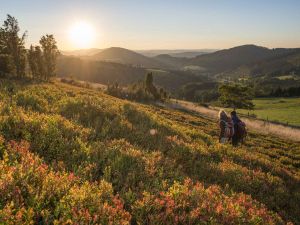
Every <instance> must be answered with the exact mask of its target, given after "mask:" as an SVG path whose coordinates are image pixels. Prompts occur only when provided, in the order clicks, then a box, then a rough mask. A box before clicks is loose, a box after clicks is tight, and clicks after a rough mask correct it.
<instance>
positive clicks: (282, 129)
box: [165, 100, 300, 142]
mask: <svg viewBox="0 0 300 225" xmlns="http://www.w3.org/2000/svg"><path fill="white" fill-rule="evenodd" d="M165 106H166V107H169V108H173V109H183V110H187V111H193V112H197V113H200V114H203V115H205V116H208V117H210V118H213V119H217V118H218V111H217V110H215V109H211V108H206V107H203V106H198V105H195V104H194V103H192V102H187V101H180V100H172V101H171V102H170V103H166V104H165ZM242 119H243V121H244V122H245V123H246V124H247V127H248V128H249V129H250V130H254V131H256V132H259V133H263V134H271V135H275V136H278V137H281V138H284V139H290V140H293V141H299V142H300V129H296V128H291V127H287V126H283V125H279V124H274V123H270V122H268V123H267V122H264V121H261V120H256V119H249V118H245V117H242Z"/></svg>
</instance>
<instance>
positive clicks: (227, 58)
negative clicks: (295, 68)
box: [188, 45, 299, 74]
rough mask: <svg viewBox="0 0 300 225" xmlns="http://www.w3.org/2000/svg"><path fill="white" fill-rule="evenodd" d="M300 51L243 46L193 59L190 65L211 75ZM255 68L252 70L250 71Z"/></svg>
mask: <svg viewBox="0 0 300 225" xmlns="http://www.w3.org/2000/svg"><path fill="white" fill-rule="evenodd" d="M298 51H299V50H298V49H282V48H278V49H268V48H265V47H260V46H255V45H243V46H238V47H234V48H230V49H226V50H221V51H217V52H214V53H211V54H205V55H201V56H197V57H195V58H192V59H191V60H190V61H189V62H188V64H190V65H196V66H201V67H202V68H205V70H206V71H207V72H209V73H211V74H218V73H222V72H228V71H231V70H234V69H237V68H239V67H241V66H244V65H248V66H250V67H251V65H253V66H255V65H257V64H258V63H263V62H267V61H272V60H275V59H276V58H278V57H281V58H285V57H288V56H289V55H290V54H294V53H295V52H298ZM251 69H253V68H250V70H251Z"/></svg>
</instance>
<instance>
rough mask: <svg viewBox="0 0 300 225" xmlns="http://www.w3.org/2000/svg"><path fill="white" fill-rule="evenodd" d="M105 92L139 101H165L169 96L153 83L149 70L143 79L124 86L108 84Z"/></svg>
mask: <svg viewBox="0 0 300 225" xmlns="http://www.w3.org/2000/svg"><path fill="white" fill-rule="evenodd" d="M106 93H107V94H109V95H112V96H115V97H118V98H124V99H130V100H134V101H140V102H148V101H165V100H167V99H168V98H169V95H168V93H167V92H166V91H165V90H164V89H163V88H158V87H156V86H155V85H154V82H153V74H152V73H151V72H150V73H147V75H146V77H145V80H144V81H140V82H137V83H133V84H131V85H128V86H127V87H125V88H123V87H121V86H120V85H119V84H118V83H114V84H111V85H108V86H107V90H106Z"/></svg>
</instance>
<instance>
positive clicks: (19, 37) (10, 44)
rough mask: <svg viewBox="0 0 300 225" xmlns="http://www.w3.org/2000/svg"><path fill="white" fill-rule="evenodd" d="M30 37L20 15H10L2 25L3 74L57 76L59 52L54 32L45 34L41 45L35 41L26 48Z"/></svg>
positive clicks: (0, 64) (0, 56)
mask: <svg viewBox="0 0 300 225" xmlns="http://www.w3.org/2000/svg"><path fill="white" fill-rule="evenodd" d="M26 37H27V32H24V33H21V32H20V27H19V23H18V21H17V19H16V18H15V17H13V16H11V15H7V18H6V20H5V21H4V23H3V25H2V26H1V27H0V75H1V76H5V77H16V78H24V77H30V78H33V79H39V80H49V79H50V78H51V77H53V76H55V68H56V59H57V56H58V55H59V51H58V48H57V44H56V40H55V38H54V36H53V35H49V34H46V35H44V36H42V37H41V39H40V41H39V44H40V45H37V46H33V45H31V46H30V49H29V50H27V49H26V48H25V40H26Z"/></svg>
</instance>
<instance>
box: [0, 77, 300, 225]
mask: <svg viewBox="0 0 300 225" xmlns="http://www.w3.org/2000/svg"><path fill="white" fill-rule="evenodd" d="M0 95H1V100H0V135H1V136H0V137H1V138H0V158H1V160H0V223H4V224H13V223H18V224H21V223H24V224H25V223H27V224H30V223H35V224H51V223H54V224H72V223H74V224H92V223H94V224H95V223H98V224H286V223H287V222H289V221H291V222H293V223H295V224H299V223H300V217H299V215H300V214H299V211H300V180H299V179H300V177H299V176H300V171H299V168H300V145H299V143H296V142H290V141H286V140H281V139H278V138H276V137H272V136H264V135H260V134H256V133H252V132H250V134H249V136H248V138H247V141H246V145H245V146H242V147H239V148H232V147H231V146H229V145H221V144H219V143H218V138H217V136H218V128H217V124H216V121H212V120H210V119H208V118H205V117H202V116H200V115H196V114H195V115H194V114H190V113H185V112H180V111H174V110H167V109H164V108H159V107H157V106H153V105H143V104H138V103H133V102H129V101H126V100H120V99H117V98H114V97H111V96H108V95H105V94H103V93H101V92H99V91H96V90H92V89H85V88H79V87H74V86H70V85H66V84H62V83H59V82H54V83H37V82H35V83H34V82H32V81H31V82H26V81H14V80H5V79H1V85H0Z"/></svg>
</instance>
